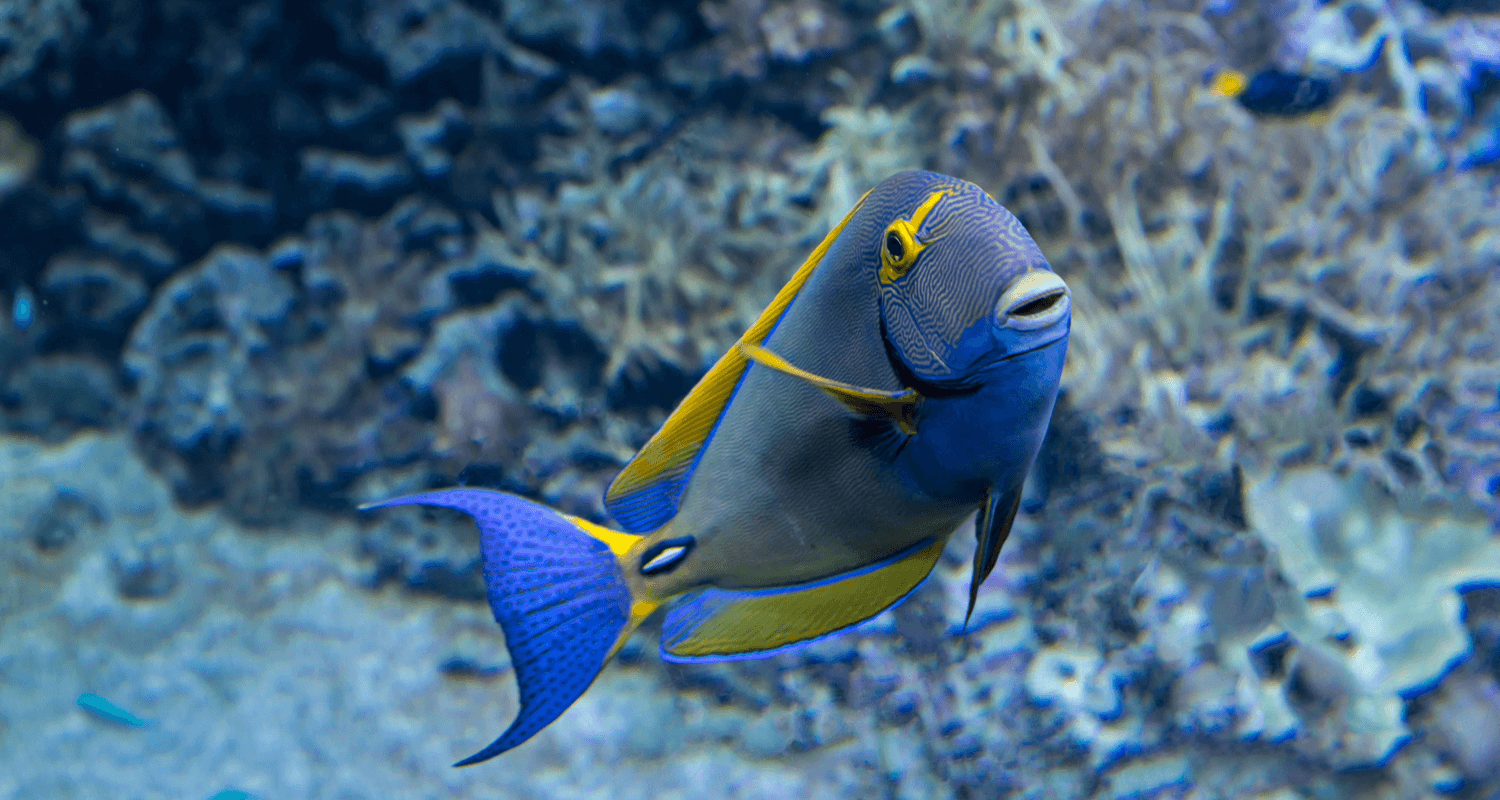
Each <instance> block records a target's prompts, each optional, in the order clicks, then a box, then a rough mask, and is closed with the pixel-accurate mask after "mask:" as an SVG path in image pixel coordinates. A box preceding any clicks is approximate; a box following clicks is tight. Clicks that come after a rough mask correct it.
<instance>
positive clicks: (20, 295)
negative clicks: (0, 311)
mask: <svg viewBox="0 0 1500 800" xmlns="http://www.w3.org/2000/svg"><path fill="white" fill-rule="evenodd" d="M35 316H36V301H35V300H33V299H32V297H31V290H30V289H27V288H26V287H25V286H22V287H20V288H19V289H16V297H15V301H14V302H12V303H11V306H10V321H11V324H13V325H15V326H16V327H17V328H20V329H21V330H23V331H24V330H26V329H27V328H29V327H31V320H32V319H33V318H34V317H35Z"/></svg>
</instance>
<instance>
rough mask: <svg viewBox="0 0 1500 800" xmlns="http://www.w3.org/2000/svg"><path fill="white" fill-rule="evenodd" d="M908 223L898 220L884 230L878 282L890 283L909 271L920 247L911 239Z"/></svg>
mask: <svg viewBox="0 0 1500 800" xmlns="http://www.w3.org/2000/svg"><path fill="white" fill-rule="evenodd" d="M914 233H915V232H914V231H913V230H912V226H911V223H910V222H907V221H906V220H904V219H898V220H896V221H895V222H892V223H891V226H890V227H889V228H886V229H885V243H884V245H882V246H881V248H880V280H881V281H883V282H885V283H892V282H894V281H896V280H897V279H899V278H900V277H901V276H903V275H905V274H906V273H907V272H910V271H911V268H912V265H913V264H915V263H916V262H917V253H919V252H921V250H922V247H921V246H920V245H919V244H917V240H916V239H915V238H913V236H914Z"/></svg>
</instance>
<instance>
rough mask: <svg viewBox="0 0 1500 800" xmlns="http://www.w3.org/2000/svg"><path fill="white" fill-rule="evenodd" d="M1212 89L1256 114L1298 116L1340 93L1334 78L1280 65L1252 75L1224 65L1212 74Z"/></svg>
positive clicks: (1210, 77)
mask: <svg viewBox="0 0 1500 800" xmlns="http://www.w3.org/2000/svg"><path fill="white" fill-rule="evenodd" d="M1208 82H1209V89H1210V90H1211V91H1213V92H1214V94H1217V95H1219V96H1221V97H1227V98H1232V99H1234V100H1235V101H1237V102H1238V103H1239V104H1240V105H1241V106H1243V107H1244V108H1245V110H1246V111H1249V112H1251V113H1254V114H1263V115H1266V116H1277V117H1295V116H1300V115H1303V114H1310V113H1312V112H1315V111H1318V110H1320V109H1322V108H1324V107H1326V106H1327V105H1328V104H1329V103H1331V102H1333V98H1334V96H1335V95H1336V94H1337V92H1336V91H1335V87H1334V84H1333V82H1332V81H1330V80H1328V79H1326V78H1319V77H1316V76H1313V75H1302V74H1298V73H1295V72H1287V71H1285V70H1280V69H1276V68H1274V67H1273V68H1268V69H1264V70H1262V71H1260V72H1258V73H1256V74H1255V75H1254V76H1248V75H1246V74H1245V73H1243V72H1240V71H1238V70H1234V69H1221V70H1215V71H1213V72H1211V73H1210V74H1209V76H1208Z"/></svg>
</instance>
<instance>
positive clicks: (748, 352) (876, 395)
mask: <svg viewBox="0 0 1500 800" xmlns="http://www.w3.org/2000/svg"><path fill="white" fill-rule="evenodd" d="M739 349H740V352H741V353H743V354H744V355H745V357H746V358H748V359H750V360H751V361H754V362H755V363H757V364H761V365H763V366H767V367H770V368H771V369H774V370H776V371H777V372H782V373H785V374H787V375H791V376H792V377H794V378H800V379H801V380H804V381H807V382H808V383H810V384H812V385H814V386H816V387H818V388H819V389H822V390H823V391H824V392H826V393H827V394H828V396H829V397H832V398H833V399H835V400H837V401H839V402H840V403H843V404H844V406H845V407H846V408H848V409H849V410H850V411H853V412H854V413H856V414H859V415H860V416H862V417H867V418H871V419H888V420H890V421H892V422H894V423H896V425H897V426H899V427H900V428H901V432H902V433H904V434H906V435H908V436H910V435H912V434H914V433H916V432H917V404H918V403H920V402H921V401H922V396H921V395H920V394H917V392H916V391H915V390H913V389H902V390H901V391H899V392H893V391H888V390H885V389H867V388H865V387H863V386H855V385H853V384H848V383H844V382H843V381H836V380H833V379H832V378H824V377H822V376H821V375H814V374H812V373H811V372H808V371H807V370H805V369H801V368H800V367H797V366H795V365H793V364H792V363H791V362H789V361H787V360H786V359H784V358H782V357H781V356H778V355H776V354H775V353H773V352H771V351H769V350H767V349H765V348H764V347H761V346H759V345H756V344H751V343H749V342H740V344H739Z"/></svg>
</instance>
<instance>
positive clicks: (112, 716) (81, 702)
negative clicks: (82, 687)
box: [78, 693, 151, 728]
mask: <svg viewBox="0 0 1500 800" xmlns="http://www.w3.org/2000/svg"><path fill="white" fill-rule="evenodd" d="M78 707H79V708H81V709H83V710H84V711H87V712H89V713H90V714H93V715H94V716H96V717H98V718H100V719H103V720H106V721H108V722H113V723H115V724H117V725H128V726H130V727H132V728H145V727H147V726H149V725H150V724H151V721H150V720H145V719H141V718H140V717H137V716H136V715H134V714H132V713H130V712H129V711H126V710H125V709H123V708H120V707H119V706H117V705H115V704H114V703H112V702H110V701H109V700H107V699H105V698H103V697H100V696H99V695H97V694H89V693H84V694H81V695H79V696H78Z"/></svg>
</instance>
